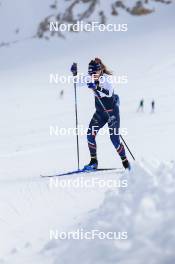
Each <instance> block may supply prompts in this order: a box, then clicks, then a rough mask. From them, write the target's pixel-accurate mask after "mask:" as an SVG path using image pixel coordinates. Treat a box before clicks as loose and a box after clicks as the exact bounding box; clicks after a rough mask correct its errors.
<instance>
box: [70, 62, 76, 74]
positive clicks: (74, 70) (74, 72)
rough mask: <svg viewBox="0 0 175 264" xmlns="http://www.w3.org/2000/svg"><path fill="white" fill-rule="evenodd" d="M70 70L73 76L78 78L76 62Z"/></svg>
mask: <svg viewBox="0 0 175 264" xmlns="http://www.w3.org/2000/svg"><path fill="white" fill-rule="evenodd" d="M70 70H71V72H72V74H73V76H76V75H77V63H75V62H74V63H73V64H72V66H71V68H70Z"/></svg>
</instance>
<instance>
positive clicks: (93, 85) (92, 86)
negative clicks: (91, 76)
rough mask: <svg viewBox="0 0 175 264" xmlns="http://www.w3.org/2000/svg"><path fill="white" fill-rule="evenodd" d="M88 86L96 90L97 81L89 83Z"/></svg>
mask: <svg viewBox="0 0 175 264" xmlns="http://www.w3.org/2000/svg"><path fill="white" fill-rule="evenodd" d="M87 86H88V88H90V89H93V90H96V89H97V87H96V84H95V83H87Z"/></svg>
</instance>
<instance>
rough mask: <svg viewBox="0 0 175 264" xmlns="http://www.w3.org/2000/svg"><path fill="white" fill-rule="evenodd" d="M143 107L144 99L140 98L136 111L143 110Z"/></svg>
mask: <svg viewBox="0 0 175 264" xmlns="http://www.w3.org/2000/svg"><path fill="white" fill-rule="evenodd" d="M143 109H144V100H143V99H142V100H140V103H139V107H138V109H137V112H143Z"/></svg>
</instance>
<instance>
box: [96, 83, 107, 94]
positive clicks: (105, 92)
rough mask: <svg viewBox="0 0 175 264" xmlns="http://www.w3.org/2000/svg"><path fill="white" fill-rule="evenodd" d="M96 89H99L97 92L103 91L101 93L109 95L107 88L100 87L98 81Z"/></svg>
mask: <svg viewBox="0 0 175 264" xmlns="http://www.w3.org/2000/svg"><path fill="white" fill-rule="evenodd" d="M96 90H97V91H99V92H101V93H103V94H105V95H108V96H109V90H107V89H105V88H102V87H100V85H99V82H98V83H97V86H96Z"/></svg>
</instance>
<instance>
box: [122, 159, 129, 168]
mask: <svg viewBox="0 0 175 264" xmlns="http://www.w3.org/2000/svg"><path fill="white" fill-rule="evenodd" d="M122 164H123V167H124V168H125V169H126V170H131V165H130V163H129V161H128V160H127V158H125V159H122Z"/></svg>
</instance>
